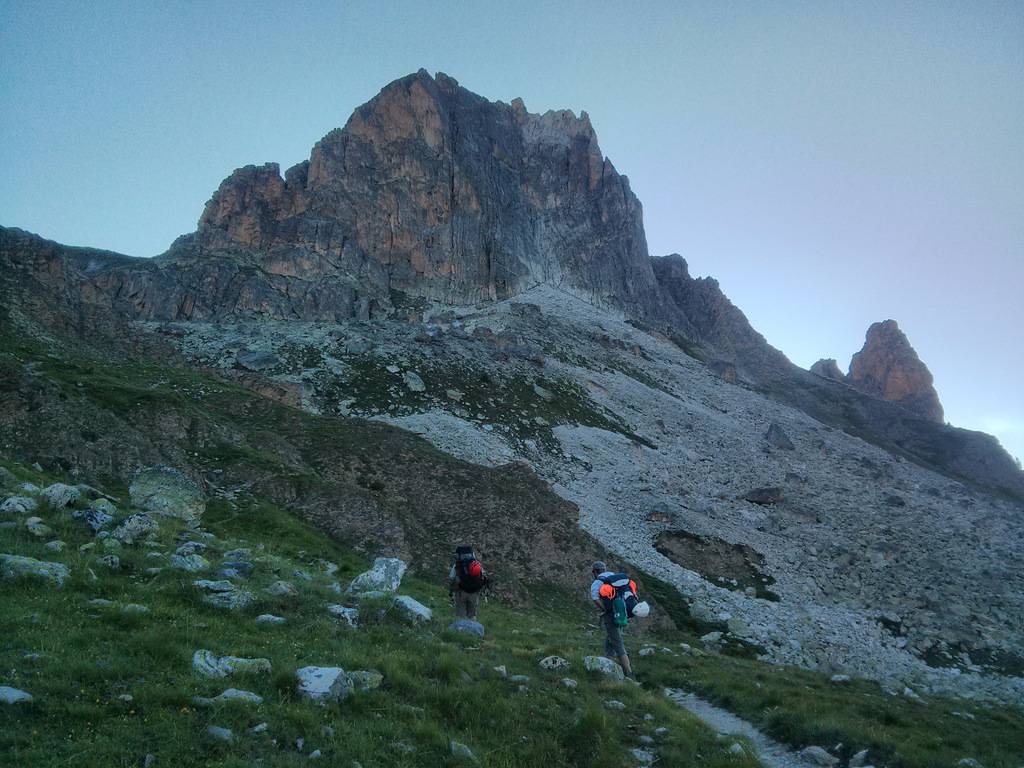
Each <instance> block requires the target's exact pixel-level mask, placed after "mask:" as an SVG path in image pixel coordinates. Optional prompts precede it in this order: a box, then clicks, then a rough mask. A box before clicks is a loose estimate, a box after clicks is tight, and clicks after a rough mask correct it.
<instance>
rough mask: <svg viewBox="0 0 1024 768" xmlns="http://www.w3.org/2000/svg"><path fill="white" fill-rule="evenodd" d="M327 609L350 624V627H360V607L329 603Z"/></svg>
mask: <svg viewBox="0 0 1024 768" xmlns="http://www.w3.org/2000/svg"><path fill="white" fill-rule="evenodd" d="M327 610H328V612H329V613H330V614H331V615H332V616H334V617H336V618H339V619H341V620H342V621H344V622H345V623H346V624H347V625H348V626H350V627H358V626H359V609H358V608H348V607H346V606H344V605H328V606H327Z"/></svg>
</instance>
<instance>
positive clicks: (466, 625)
mask: <svg viewBox="0 0 1024 768" xmlns="http://www.w3.org/2000/svg"><path fill="white" fill-rule="evenodd" d="M448 629H450V630H451V631H453V632H462V633H464V634H467V635H475V636H476V637H483V636H484V625H483V624H481V623H480V622H479V621H473V620H472V619H456V620H455V621H453V622H452V623H451V624H449V625H448Z"/></svg>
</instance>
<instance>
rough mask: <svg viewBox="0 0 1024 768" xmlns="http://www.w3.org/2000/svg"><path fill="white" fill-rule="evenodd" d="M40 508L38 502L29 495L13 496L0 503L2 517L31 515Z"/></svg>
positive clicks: (0, 515)
mask: <svg viewBox="0 0 1024 768" xmlns="http://www.w3.org/2000/svg"><path fill="white" fill-rule="evenodd" d="M38 508H39V504H38V502H36V500H35V499H31V498H29V497H28V496H11V497H10V498H9V499H7V500H6V501H4V503H3V504H0V517H19V516H21V515H29V514H32V513H33V512H35V511H36V510H37V509H38Z"/></svg>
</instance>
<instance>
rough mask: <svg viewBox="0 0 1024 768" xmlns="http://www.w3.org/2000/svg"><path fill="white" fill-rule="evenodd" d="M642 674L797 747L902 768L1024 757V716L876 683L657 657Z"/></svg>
mask: <svg viewBox="0 0 1024 768" xmlns="http://www.w3.org/2000/svg"><path fill="white" fill-rule="evenodd" d="M657 659H658V661H659V664H658V665H656V666H654V665H652V666H645V665H641V666H640V672H639V676H640V679H641V680H642V681H643V682H644V683H645V685H651V686H658V685H665V686H670V687H671V686H677V687H682V688H685V689H687V690H691V691H694V692H696V693H698V694H699V695H701V696H704V697H705V698H707V699H709V700H710V701H713V702H714V703H716V704H718V705H719V706H721V707H723V708H725V709H728V710H729V711H731V712H734V713H736V714H738V715H739V716H741V717H743V718H745V719H747V720H750V721H751V722H753V723H755V724H756V725H757V726H759V727H760V728H761V729H763V730H764V731H766V732H767V733H769V734H770V735H772V736H773V737H775V738H776V739H778V740H780V741H782V742H784V743H787V744H790V745H793V746H807V745H810V744H818V745H822V746H826V747H831V746H832V745H834V744H839V743H841V744H843V751H842V754H843V756H845V757H849V756H851V755H852V754H853V753H854V752H857V751H859V750H861V749H868V750H869V755H868V762H869V763H871V764H874V765H888V766H891V767H892V768H937V767H938V766H955V765H956V764H957V763H958V762H959V760H961V759H962V758H965V757H972V758H974V759H976V760H978V761H979V762H980V763H981V764H982V765H984V766H986V767H988V766H998V768H1015V767H1016V766H1018V765H1019V764H1020V758H1021V755H1024V711H1022V710H1020V709H1015V708H1010V707H1007V708H1000V707H989V706H986V705H984V704H977V703H971V702H967V701H962V700H956V699H946V698H941V697H927V699H926V700H925V701H924V703H916V702H912V701H910V700H908V699H907V698H905V697H902V696H894V695H891V694H889V693H886V692H885V691H883V690H882V689H881V688H880V687H879V686H878V685H877V684H876V683H872V682H869V681H865V680H856V679H855V680H853V681H851V682H849V683H843V684H836V683H832V682H830V680H829V678H828V677H827V676H826V675H823V674H820V673H816V672H810V671H807V670H801V669H796V668H793V667H784V666H772V665H767V664H763V663H761V662H758V661H756V660H752V659H744V658H736V657H731V656H715V655H690V656H664V655H661V654H658V655H657Z"/></svg>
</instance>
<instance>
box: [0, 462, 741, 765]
mask: <svg viewBox="0 0 1024 768" xmlns="http://www.w3.org/2000/svg"><path fill="white" fill-rule="evenodd" d="M15 469H16V470H17V472H16V474H17V475H18V476H19V479H23V478H24V479H34V480H39V481H44V482H45V481H48V480H50V479H52V478H49V477H45V476H41V475H40V474H39V473H32V472H31V471H25V470H24V469H23V468H20V467H16V468H15ZM45 517H46V520H47V523H48V524H49V525H51V527H53V528H54V530H55V536H57V537H58V538H60V539H61V540H63V541H65V542H66V543H67V545H68V546H67V548H66V549H65V550H64V551H63V552H61V553H54V552H52V551H49V550H46V549H45V548H44V546H43V542H42V541H39V540H36V539H35V538H33V537H31V536H30V535H29V534H28V533H27V532H25V531H24V530H22V529H20V528H19V529H3V530H0V551H2V552H17V553H20V554H25V555H29V556H33V557H37V558H39V559H44V560H51V561H60V562H64V563H65V564H66V565H68V567H69V568H70V569H71V571H72V577H71V578H70V579H69V581H68V582H67V583H66V584H65V586H64V587H63V588H62V589H54V588H50V587H47V586H45V585H43V584H41V583H35V582H28V581H26V582H3V583H0V602H2V603H3V606H4V610H3V613H2V615H0V638H2V640H0V669H2V670H3V673H2V675H0V684H5V685H12V686H15V687H18V688H22V689H25V690H28V691H30V692H31V693H32V694H33V696H34V697H35V701H34V702H33V703H32V704H30V705H19V706H16V707H4V708H3V709H2V710H0V756H3V759H0V762H3V763H4V764H12V765H18V766H58V765H96V766H137V765H138V764H139V761H140V760H141V759H142V758H143V756H144V755H146V754H147V753H152V754H155V755H156V756H157V757H158V759H159V760H160V764H164V765H175V766H185V765H204V766H242V765H251V764H252V763H253V761H256V760H262V761H263V763H262V764H263V765H269V766H288V765H298V764H300V763H302V764H304V763H305V761H306V760H307V759H308V758H307V756H306V755H307V754H308V752H309V751H311V750H312V749H320V750H322V752H323V754H324V755H325V758H327V759H326V760H325V764H338V765H346V766H347V765H348V764H349V762H348V761H351V760H358V761H359V762H361V763H362V764H363V766H365V767H366V768H370V766H392V765H395V766H436V765H456V764H457V762H456V761H455V759H454V758H452V757H451V755H450V752H449V748H448V743H449V740H451V739H455V740H457V741H460V742H463V743H465V744H467V745H468V746H470V748H471V749H472V750H473V751H474V753H475V754H476V755H477V757H478V758H479V759H480V761H481V763H482V764H483V765H486V766H509V767H511V766H551V765H570V766H571V765H579V766H621V765H623V764H625V763H626V761H627V760H628V758H627V756H626V751H627V750H628V749H629V748H631V747H634V746H637V744H638V741H637V737H638V736H639V735H640V734H650V733H652V732H653V730H654V728H655V727H658V726H662V725H664V726H666V727H668V728H669V729H670V733H669V735H668V736H667V737H666V738H664V739H661V740H660V743H659V747H658V749H659V753H660V754H661V755H663V760H664V761H665V764H668V765H680V766H687V765H698V764H699V765H712V766H752V765H754V763H753V762H752V761H751V760H749V759H747V760H737V759H735V758H733V757H731V756H729V755H727V753H726V752H725V751H724V748H723V746H722V745H721V744H719V743H718V742H717V741H716V740H715V738H714V736H713V734H711V733H710V732H708V731H707V730H706V729H705V728H704V727H703V726H701V725H700V724H699V723H698V722H696V721H695V720H693V719H692V718H690V717H689V716H688V715H686V713H684V712H682V711H680V710H678V709H677V708H675V707H673V706H672V705H670V704H669V703H668V702H666V701H665V700H663V699H662V698H661V697H660V696H657V695H655V694H653V693H651V692H648V691H643V690H639V689H637V688H634V687H633V686H622V685H619V686H613V685H610V684H608V683H606V682H603V681H601V680H599V679H593V678H591V677H589V676H588V675H587V674H586V673H585V672H584V671H583V670H582V656H583V655H584V654H585V653H589V652H593V651H595V650H596V649H597V648H598V647H599V645H600V638H599V637H598V635H597V634H596V632H595V631H594V630H593V629H591V628H589V627H587V626H586V624H585V614H581V613H579V612H578V610H577V609H576V608H575V607H574V608H572V609H571V610H569V611H568V613H567V614H566V613H565V611H564V610H563V612H562V614H561V615H560V614H559V613H556V612H554V611H553V610H550V609H546V610H545V611H544V612H538V613H524V612H520V611H518V610H515V609H513V608H509V607H506V606H502V605H499V604H497V603H495V602H494V601H488V602H486V603H485V604H484V606H483V618H484V620H485V621H486V623H487V627H488V636H487V638H486V640H484V641H482V642H480V641H474V640H472V639H469V638H466V637H464V636H461V635H455V634H453V633H450V632H448V631H447V630H445V629H444V628H445V626H446V625H447V623H448V621H450V619H451V615H450V613H451V609H450V608H449V607H448V606H447V604H446V599H445V591H444V590H443V588H442V587H441V586H440V585H438V584H434V583H430V582H428V581H425V580H422V579H420V578H417V577H416V576H415V575H410V576H407V577H406V580H405V582H404V583H403V588H402V591H403V593H406V594H411V595H412V596H414V597H416V598H417V599H419V600H421V601H422V602H424V603H425V604H427V605H429V606H431V607H432V608H433V609H434V610H435V612H436V619H435V621H434V622H433V623H432V625H431V626H430V627H428V628H426V629H415V628H411V627H406V626H404V625H403V624H402V623H401V622H400V621H399V620H398V619H397V617H395V616H394V615H392V614H391V613H389V614H388V615H386V616H385V617H384V618H383V619H381V620H380V621H376V622H374V621H371V622H369V623H367V624H366V625H365V626H363V627H361V628H359V629H358V630H349V629H345V628H343V627H342V626H341V625H340V624H339V623H338V622H337V621H336V620H335V619H333V618H332V617H330V616H329V614H328V613H327V612H326V610H325V606H326V605H327V604H328V603H333V602H343V601H344V598H343V597H342V596H340V595H338V594H336V593H335V592H334V591H333V590H332V588H331V584H332V582H334V581H335V580H338V581H340V582H341V583H342V584H343V585H344V584H346V583H347V582H348V580H350V579H351V578H352V577H353V576H354V575H356V574H357V573H358V572H359V571H360V570H362V569H363V568H365V567H366V565H367V563H366V561H365V560H364V559H362V558H361V557H359V556H357V555H356V554H354V553H353V552H351V551H349V550H347V549H346V548H345V547H343V546H341V545H339V544H338V543H336V542H333V541H331V540H330V539H328V538H326V537H325V536H323V535H322V534H321V533H319V532H318V531H317V530H316V529H314V528H312V527H310V526H308V525H307V524H305V523H303V522H301V521H300V520H298V519H296V518H295V517H292V516H291V515H288V514H287V513H285V512H282V511H281V510H280V509H278V508H277V507H275V506H273V505H271V504H268V503H265V502H262V501H259V500H255V499H249V500H244V501H240V502H238V503H237V504H236V505H235V507H234V508H233V507H232V506H231V505H230V504H227V503H225V502H222V501H215V502H213V503H212V504H211V505H210V508H209V509H208V511H207V513H206V515H205V517H204V529H205V530H208V531H209V532H211V533H213V534H214V535H215V536H216V540H215V541H212V542H210V549H209V550H207V553H206V556H207V557H208V559H210V560H211V561H212V562H213V563H214V564H215V565H216V563H217V561H218V554H219V553H222V552H224V551H226V550H229V549H234V548H236V547H249V548H251V549H252V555H251V559H252V561H253V562H255V563H256V570H255V572H254V574H253V577H252V579H251V581H250V582H249V583H248V584H246V585H245V586H246V587H247V588H250V589H252V590H254V591H255V592H256V593H257V594H258V595H261V591H260V590H261V588H262V587H263V586H265V585H266V584H268V583H269V582H271V581H274V580H276V579H288V580H291V581H292V582H293V583H295V584H296V585H297V586H298V587H299V589H300V596H299V597H298V598H291V599H289V598H270V597H267V596H262V597H261V599H260V601H259V603H258V604H257V605H255V606H252V607H251V608H250V609H247V610H244V611H240V612H226V611H221V610H218V609H215V608H213V607H210V606H207V605H206V604H204V603H203V602H202V601H201V600H200V599H199V594H198V593H197V591H196V590H195V589H194V588H193V587H192V586H191V581H192V579H193V578H196V576H193V575H190V574H185V573H183V572H179V571H174V570H171V569H169V568H166V567H165V569H164V570H163V571H162V572H161V573H160V574H158V575H156V576H149V575H146V574H145V569H146V568H149V567H153V566H154V565H161V566H166V565H167V559H166V557H149V556H148V553H149V552H151V551H157V552H164V553H170V552H172V551H173V549H174V546H175V545H176V543H177V536H178V534H179V533H181V532H182V531H183V530H184V527H183V525H182V524H181V523H179V522H176V521H169V520H163V521H161V525H162V528H161V532H160V534H159V542H160V546H159V547H158V548H154V549H151V548H149V547H146V546H135V547H122V548H119V549H116V550H114V551H115V552H116V554H117V555H118V556H119V557H120V559H121V570H120V571H119V572H116V573H114V572H110V571H109V570H108V569H107V568H106V567H105V566H104V565H102V564H101V563H100V560H99V558H100V557H101V556H102V555H103V554H105V552H106V550H105V549H104V548H103V546H102V544H99V543H98V544H97V546H95V547H94V548H92V549H87V550H86V551H79V546H80V545H82V544H85V543H87V542H89V541H91V536H90V535H89V534H88V532H87V530H86V529H85V527H84V526H82V525H81V524H80V523H79V522H78V521H75V520H73V519H71V517H70V515H69V514H68V513H67V512H54V511H47V512H46V513H45ZM321 560H327V561H330V562H334V563H336V564H337V565H338V566H339V571H338V573H336V574H335V575H334V576H331V577H328V576H326V575H325V573H324V571H323V569H322V568H321V567H320V562H321ZM296 568H300V569H303V570H306V571H308V572H309V573H310V574H313V575H314V580H313V581H312V582H305V581H303V580H301V579H299V578H296V577H294V576H293V575H292V571H293V570H294V569H296ZM90 573H93V574H95V577H96V578H95V581H94V580H93V579H92V577H91V576H90ZM204 575H206V576H209V574H204ZM209 577H212V576H209ZM93 598H105V599H108V600H115V601H119V602H121V603H141V604H144V605H146V606H148V607H149V608H150V609H151V613H149V614H145V615H141V616H139V615H125V614H123V613H121V612H120V611H118V610H117V609H111V608H97V607H94V606H90V605H89V604H88V601H89V600H90V599H93ZM549 611H550V612H549ZM262 612H271V613H277V614H279V615H283V616H286V617H287V619H288V623H287V624H285V625H282V626H261V625H257V624H256V623H255V622H254V620H253V619H254V616H255V615H256V614H257V613H262ZM199 648H208V649H210V650H212V651H214V652H215V653H217V654H227V653H230V654H233V655H239V656H250V657H265V658H268V659H270V660H271V662H272V664H273V668H274V672H273V673H272V674H271V675H263V676H260V675H248V676H244V675H243V676H238V677H232V678H229V679H226V680H209V679H206V678H202V677H199V676H197V675H196V674H194V673H193V671H192V668H191V657H192V654H193V652H194V651H195V650H197V649H199ZM26 653H39V654H41V656H40V657H39V658H38V659H36V660H29V659H26V658H25V654H26ZM551 653H557V654H560V655H563V656H565V657H566V658H569V659H570V660H571V661H572V664H573V669H572V670H571V672H570V673H569V674H571V675H572V676H573V677H576V678H577V679H579V680H580V687H579V689H577V690H576V691H570V690H568V689H566V688H564V687H562V686H561V685H560V684H559V683H558V677H559V676H558V675H554V674H546V673H543V672H542V671H541V670H540V669H539V667H538V666H537V661H538V660H539V659H540V658H542V657H543V656H546V655H548V654H551ZM307 664H318V665H336V666H341V667H343V668H345V669H369V668H375V669H378V670H380V671H381V672H383V674H384V684H383V687H382V689H381V690H380V691H377V692H373V693H368V694H359V695H353V696H352V697H350V698H349V699H347V700H345V701H344V702H341V703H340V704H334V705H330V706H326V707H320V706H316V705H312V704H309V703H305V702H302V701H299V700H298V699H297V697H296V694H295V688H294V677H293V675H294V670H295V669H297V668H298V667H301V666H304V665H307ZM502 664H503V665H505V666H506V667H507V668H508V670H509V673H510V674H517V673H518V674H527V675H530V676H531V678H532V679H531V681H530V684H529V686H528V690H527V691H525V692H519V690H518V686H517V684H514V683H511V682H509V681H508V680H505V679H502V678H501V677H499V676H498V674H497V673H495V672H494V671H493V667H494V666H497V665H502ZM228 687H237V688H242V689H245V690H251V691H254V692H256V693H258V694H260V695H261V696H263V697H264V702H263V703H262V704H260V705H257V706H253V705H239V704H233V705H230V706H219V707H215V708H212V709H203V708H197V707H196V706H194V705H193V704H192V697H193V696H213V695H216V694H217V693H219V692H220V691H222V690H224V689H225V688H228ZM125 694H127V695H130V696H131V697H132V699H131V701H122V700H121V699H119V698H118V697H119V696H122V695H125ZM608 698H616V699H619V700H621V701H623V702H625V703H626V704H627V707H628V709H627V711H626V713H625V714H621V713H611V712H608V711H607V710H606V709H605V708H604V707H603V701H604V700H605V699H608ZM645 713H649V714H651V715H652V716H653V719H652V720H650V721H647V720H644V719H643V715H644V714H645ZM264 721H265V722H267V723H269V729H268V732H267V733H266V734H254V735H249V734H247V733H246V731H247V729H248V728H250V727H252V726H254V725H256V724H257V723H260V722H264ZM208 725H219V726H223V727H227V728H231V729H232V730H233V731H234V733H235V735H236V742H235V743H234V744H230V745H228V744H221V743H218V742H216V741H213V740H211V739H210V738H209V737H207V736H206V735H205V731H206V727H207V726H208ZM324 726H329V727H330V728H331V729H333V734H330V735H325V733H328V732H326V731H324V730H323V729H324ZM299 738H302V739H304V740H305V741H306V743H307V745H308V746H307V747H306V748H305V751H304V752H305V753H304V754H303V753H299V752H298V751H297V750H296V749H295V746H294V745H295V741H296V739H299ZM271 739H276V741H277V744H276V746H275V745H274V744H273V743H272V741H271ZM398 742H404V743H406V744H408V745H411V746H412V747H414V748H415V752H413V753H410V754H405V753H403V752H402V751H401V750H400V748H399V747H396V746H395V745H396V744H397V743H398ZM331 761H334V762H333V763H332V762H331Z"/></svg>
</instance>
